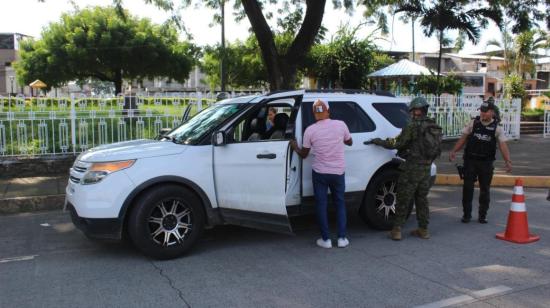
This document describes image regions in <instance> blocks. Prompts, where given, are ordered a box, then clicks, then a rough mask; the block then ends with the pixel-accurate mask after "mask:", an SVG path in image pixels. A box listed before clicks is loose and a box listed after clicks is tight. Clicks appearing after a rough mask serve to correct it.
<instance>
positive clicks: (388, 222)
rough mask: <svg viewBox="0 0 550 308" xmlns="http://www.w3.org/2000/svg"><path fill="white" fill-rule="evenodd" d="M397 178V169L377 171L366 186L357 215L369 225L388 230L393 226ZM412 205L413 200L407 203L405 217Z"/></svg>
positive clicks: (409, 212)
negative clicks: (407, 207)
mask: <svg viewBox="0 0 550 308" xmlns="http://www.w3.org/2000/svg"><path fill="white" fill-rule="evenodd" d="M398 178H399V171H397V170H395V169H386V170H383V171H382V172H380V173H378V174H377V175H376V176H375V177H374V178H373V179H372V181H371V182H370V184H369V186H368V187H367V190H366V192H365V197H364V198H363V204H362V205H361V208H360V210H359V215H360V216H361V218H362V219H363V220H364V221H365V222H366V223H367V224H368V225H369V226H370V227H372V228H374V229H378V230H390V229H391V228H392V227H393V220H394V217H395V207H396V205H397V179H398ZM413 205H414V201H412V202H411V203H410V204H409V209H408V212H407V217H408V216H409V215H410V214H411V211H412V208H413Z"/></svg>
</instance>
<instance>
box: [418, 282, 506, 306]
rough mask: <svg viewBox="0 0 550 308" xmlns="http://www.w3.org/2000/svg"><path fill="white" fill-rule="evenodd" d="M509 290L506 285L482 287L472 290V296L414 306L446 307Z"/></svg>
mask: <svg viewBox="0 0 550 308" xmlns="http://www.w3.org/2000/svg"><path fill="white" fill-rule="evenodd" d="M511 290H512V288H510V287H507V286H496V287H492V288H487V289H483V290H479V291H474V292H472V293H471V294H472V296H470V295H461V296H456V297H451V298H448V299H444V300H441V301H438V302H433V303H429V304H425V305H422V306H416V307H415V308H441V307H448V306H452V305H458V304H462V303H465V302H469V301H472V300H476V299H481V298H484V297H488V296H492V295H495V294H500V293H505V292H508V291H511Z"/></svg>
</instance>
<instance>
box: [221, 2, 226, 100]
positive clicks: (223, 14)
mask: <svg viewBox="0 0 550 308" xmlns="http://www.w3.org/2000/svg"><path fill="white" fill-rule="evenodd" d="M220 7H221V10H222V12H221V13H222V14H221V26H222V44H221V50H220V81H221V91H222V92H225V84H226V78H225V0H220Z"/></svg>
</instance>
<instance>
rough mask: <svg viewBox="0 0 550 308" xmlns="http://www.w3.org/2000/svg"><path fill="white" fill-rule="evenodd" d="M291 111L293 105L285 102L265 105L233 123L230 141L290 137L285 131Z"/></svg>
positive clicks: (255, 140)
mask: <svg viewBox="0 0 550 308" xmlns="http://www.w3.org/2000/svg"><path fill="white" fill-rule="evenodd" d="M291 112H292V106H291V105H289V104H287V103H285V102H280V101H278V102H275V103H274V104H269V105H267V106H264V107H262V108H261V109H259V110H258V111H256V112H253V113H250V114H248V115H247V116H245V117H243V118H242V119H240V120H239V121H238V122H237V123H235V124H234V125H233V127H232V128H231V130H230V131H229V143H240V142H257V141H267V140H285V139H288V138H287V136H285V131H286V128H287V126H288V122H289V119H290V114H291ZM269 113H273V114H271V115H270V114H269Z"/></svg>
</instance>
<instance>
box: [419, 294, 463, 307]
mask: <svg viewBox="0 0 550 308" xmlns="http://www.w3.org/2000/svg"><path fill="white" fill-rule="evenodd" d="M473 299H474V298H473V297H471V296H469V295H461V296H457V297H451V298H447V299H444V300H442V301H439V302H433V303H430V304H426V305H422V306H416V308H441V307H448V306H452V305H458V304H460V303H464V302H467V301H471V300H473Z"/></svg>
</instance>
